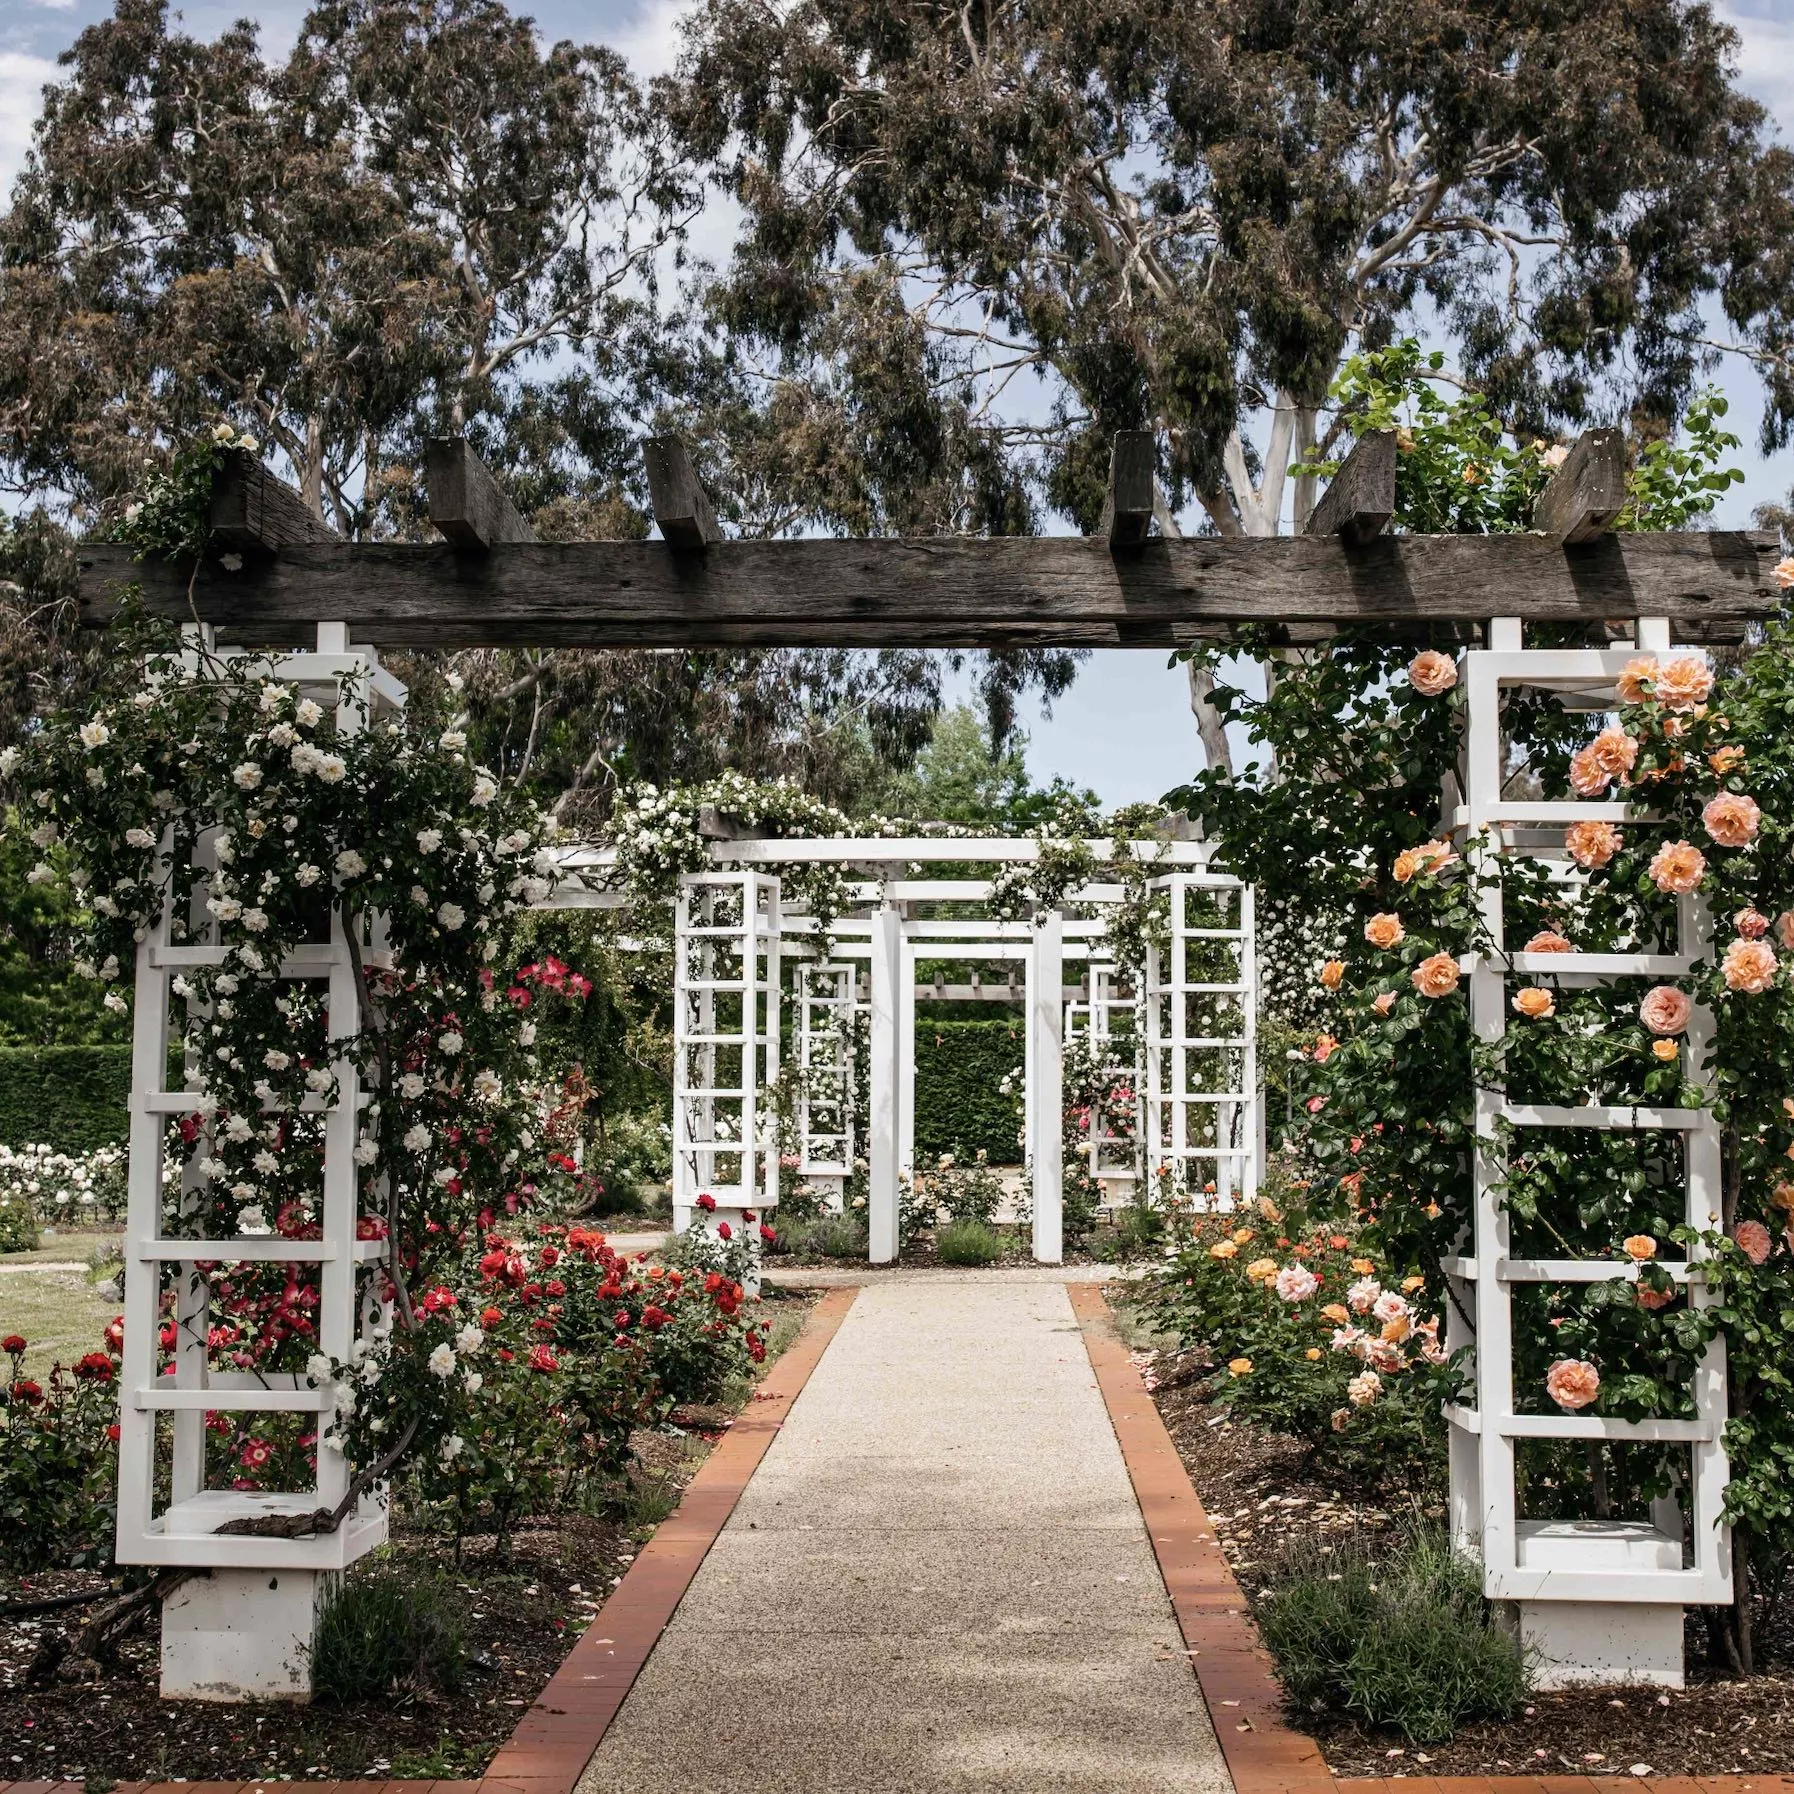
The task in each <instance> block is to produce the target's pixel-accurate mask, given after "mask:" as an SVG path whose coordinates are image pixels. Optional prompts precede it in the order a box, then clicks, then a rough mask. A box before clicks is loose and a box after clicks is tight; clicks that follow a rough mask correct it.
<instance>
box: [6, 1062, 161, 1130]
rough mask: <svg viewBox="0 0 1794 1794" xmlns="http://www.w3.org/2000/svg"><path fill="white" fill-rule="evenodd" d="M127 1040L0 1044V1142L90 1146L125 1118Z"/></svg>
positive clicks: (128, 1081)
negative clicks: (84, 1043) (110, 1043)
mask: <svg viewBox="0 0 1794 1794" xmlns="http://www.w3.org/2000/svg"><path fill="white" fill-rule="evenodd" d="M130 1097H131V1049H130V1048H129V1047H128V1046H50V1047H27V1048H8V1047H0V1145H5V1146H25V1145H34V1144H37V1143H40V1142H41V1143H43V1144H45V1145H48V1146H52V1147H54V1148H55V1149H56V1151H58V1152H66V1153H70V1154H76V1153H86V1152H92V1151H93V1150H94V1148H95V1147H99V1146H113V1145H116V1144H118V1143H119V1142H120V1141H122V1140H123V1139H124V1137H125V1131H126V1127H127V1124H128V1122H129V1114H128V1105H129V1102H130Z"/></svg>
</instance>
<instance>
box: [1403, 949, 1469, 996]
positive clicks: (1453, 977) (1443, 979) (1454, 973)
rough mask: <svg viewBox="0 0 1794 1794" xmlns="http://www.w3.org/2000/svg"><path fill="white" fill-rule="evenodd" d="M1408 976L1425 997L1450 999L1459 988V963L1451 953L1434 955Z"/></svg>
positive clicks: (1423, 961)
mask: <svg viewBox="0 0 1794 1794" xmlns="http://www.w3.org/2000/svg"><path fill="white" fill-rule="evenodd" d="M1408 976H1409V977H1410V978H1412V979H1413V980H1414V988H1415V989H1416V990H1417V991H1419V992H1420V994H1421V995H1422V996H1423V997H1449V996H1450V995H1451V993H1452V992H1453V991H1454V990H1456V989H1457V988H1458V976H1459V973H1458V962H1457V960H1456V958H1455V957H1454V956H1453V955H1452V954H1450V953H1434V954H1431V955H1429V956H1428V957H1427V958H1425V959H1423V960H1422V961H1421V962H1420V964H1419V965H1417V966H1416V967H1415V968H1414V970H1413V971H1412V972H1410V973H1409V974H1408Z"/></svg>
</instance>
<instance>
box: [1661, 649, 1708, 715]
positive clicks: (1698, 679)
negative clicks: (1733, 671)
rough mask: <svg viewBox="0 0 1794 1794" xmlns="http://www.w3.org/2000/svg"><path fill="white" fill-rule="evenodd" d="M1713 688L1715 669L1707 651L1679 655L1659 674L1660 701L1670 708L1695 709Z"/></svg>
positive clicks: (1704, 701) (1667, 662)
mask: <svg viewBox="0 0 1794 1794" xmlns="http://www.w3.org/2000/svg"><path fill="white" fill-rule="evenodd" d="M1712 690H1713V669H1712V668H1711V667H1710V666H1708V665H1707V658H1706V656H1705V655H1704V654H1678V655H1677V656H1676V657H1675V659H1674V660H1666V661H1665V662H1664V663H1663V665H1662V667H1661V668H1660V669H1659V671H1658V674H1657V690H1656V693H1655V696H1656V699H1657V702H1658V703H1659V704H1661V705H1663V706H1664V708H1665V709H1668V710H1692V709H1693V708H1694V707H1695V705H1696V704H1704V703H1706V701H1707V697H1708V694H1709V693H1710V692H1711V691H1712Z"/></svg>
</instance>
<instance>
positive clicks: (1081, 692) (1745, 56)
mask: <svg viewBox="0 0 1794 1794" xmlns="http://www.w3.org/2000/svg"><path fill="white" fill-rule="evenodd" d="M518 9H519V10H528V11H529V12H531V13H532V14H533V16H534V17H535V19H536V20H537V22H538V24H539V26H540V28H541V30H542V31H543V33H544V35H546V36H548V37H551V38H560V37H575V38H579V39H581V40H585V41H591V40H599V41H604V42H608V43H611V44H613V45H615V46H616V47H617V48H618V49H620V50H622V51H623V52H624V53H625V54H626V55H627V56H628V57H629V58H630V60H631V61H632V62H633V63H634V64H635V66H636V67H637V68H638V69H639V70H640V71H642V72H643V73H654V72H658V71H660V70H661V69H664V68H666V67H667V66H668V65H669V64H670V62H671V60H672V57H673V55H674V53H675V51H676V47H677V24H678V18H679V15H680V13H681V12H682V11H683V9H684V0H582V3H574V0H546V3H544V4H539V5H536V6H533V7H528V6H525V5H523V4H521V3H520V0H518ZM180 10H181V16H182V17H183V19H184V21H185V23H186V26H187V28H188V29H189V30H190V31H193V32H195V33H197V34H199V35H202V36H209V35H211V34H212V33H214V32H216V31H218V30H219V29H221V28H222V27H223V26H225V25H226V24H228V23H230V22H231V21H232V20H233V19H236V18H239V17H241V16H243V14H244V13H245V12H246V11H251V10H253V16H254V17H255V18H256V19H257V20H258V21H259V22H260V24H261V28H262V33H263V41H264V43H266V44H267V45H268V46H269V47H270V48H274V49H279V48H282V47H284V46H285V45H286V44H287V43H288V42H289V41H290V40H291V38H292V37H293V35H294V33H295V31H296V30H297V27H298V23H299V20H300V19H301V18H302V17H303V15H304V12H305V10H306V7H305V5H304V4H303V3H302V0H263V4H261V5H259V6H256V7H255V8H253V9H250V8H247V7H245V6H244V5H243V4H241V0H238V3H236V4H230V3H228V0H225V3H220V0H197V3H192V4H188V5H186V6H184V7H182V8H181V9H180ZM1714 10H1715V11H1716V12H1717V13H1719V14H1720V15H1721V16H1722V17H1724V18H1727V19H1729V20H1730V22H1731V23H1732V24H1733V25H1734V26H1735V27H1736V28H1737V30H1738V31H1739V33H1740V35H1741V37H1742V38H1743V42H1744V48H1743V53H1742V55H1741V56H1740V59H1739V74H1740V79H1741V81H1742V83H1743V85H1744V87H1745V88H1746V89H1747V90H1749V91H1750V92H1752V93H1754V94H1755V95H1756V97H1757V98H1758V99H1760V100H1761V101H1762V102H1763V103H1764V104H1765V105H1766V106H1767V107H1769V109H1770V110H1771V112H1773V113H1774V114H1775V115H1776V117H1777V119H1778V120H1779V122H1780V125H1781V129H1782V133H1783V136H1784V137H1785V138H1788V139H1789V140H1794V0H1719V3H1718V4H1716V5H1715V7H1714ZM110 11H111V6H110V4H109V3H102V0H3V3H0V189H3V188H4V187H5V186H7V185H10V182H11V177H12V174H13V173H14V171H15V170H16V169H17V167H18V165H19V162H20V160H21V159H22V157H23V155H24V152H25V149H26V146H27V144H28V143H29V140H30V133H31V123H32V120H33V119H34V118H35V116H36V114H37V111H38V107H39V99H38V95H39V92H40V90H41V88H42V87H43V85H44V83H45V82H46V81H50V80H53V79H54V78H55V74H56V69H55V60H56V57H57V56H58V55H59V54H60V53H61V51H63V50H64V49H66V48H67V47H68V45H69V44H70V43H71V42H72V41H73V40H74V38H75V36H76V34H77V33H78V32H79V31H80V30H81V29H82V28H83V27H84V26H86V25H88V24H91V23H93V22H94V21H95V20H97V19H101V18H104V17H106V16H107V15H108V14H109V13H110ZM727 234H728V232H727V219H726V215H725V214H722V213H720V212H719V213H718V215H717V216H716V218H715V220H714V222H713V228H712V229H711V230H710V231H706V232H704V233H702V238H701V242H700V246H701V247H702V248H704V249H706V250H708V251H709V252H710V253H712V254H720V253H721V252H722V250H723V249H724V248H725V247H726V241H727ZM1721 384H1722V385H1723V386H1724V388H1725V390H1726V392H1727V394H1728V396H1729V397H1730V399H1731V401H1732V413H1731V419H1730V421H1731V422H1732V424H1733V425H1734V426H1735V427H1736V429H1737V431H1738V434H1739V435H1741V436H1742V437H1744V438H1745V442H1746V449H1745V450H1744V451H1743V452H1742V453H1741V455H1740V465H1741V466H1742V467H1743V468H1744V470H1745V475H1746V478H1745V483H1744V484H1743V485H1742V486H1741V487H1736V488H1734V489H1733V491H1732V492H1731V493H1730V494H1729V495H1728V497H1727V499H1726V501H1725V503H1724V505H1723V506H1722V508H1721V510H1720V511H1719V513H1718V515H1717V516H1716V518H1715V522H1716V523H1717V524H1719V525H1720V526H1722V527H1727V526H1729V527H1736V526H1741V525H1743V524H1746V523H1748V521H1749V518H1750V513H1751V510H1752V509H1753V507H1755V506H1756V505H1759V504H1761V503H1763V502H1765V501H1766V500H1771V499H1784V498H1786V497H1787V495H1788V493H1789V491H1790V489H1791V488H1794V451H1784V452H1782V453H1781V454H1778V455H1776V456H1773V457H1769V458H1765V457H1763V456H1761V455H1759V454H1757V453H1756V452H1755V450H1754V447H1753V446H1751V445H1752V444H1753V442H1754V437H1755V433H1756V428H1757V422H1758V418H1759V416H1760V413H1761V396H1760V392H1759V390H1758V387H1757V384H1756V381H1755V379H1754V377H1753V376H1752V375H1751V374H1750V373H1749V371H1748V370H1746V369H1740V368H1732V369H1730V370H1728V371H1727V373H1726V374H1725V375H1724V376H1723V377H1722V380H1721ZM1027 727H1028V731H1029V736H1030V742H1029V752H1028V758H1029V764H1030V767H1031V769H1032V770H1033V772H1034V775H1035V776H1036V778H1038V779H1041V780H1043V781H1044V780H1047V779H1050V778H1052V777H1054V776H1055V775H1060V776H1063V777H1065V778H1068V779H1071V780H1072V781H1074V782H1075V783H1078V784H1080V785H1090V786H1093V787H1094V788H1095V789H1096V791H1097V793H1098V794H1099V795H1100V796H1101V797H1102V799H1103V800H1104V802H1105V803H1109V804H1120V803H1131V802H1134V801H1137V800H1139V799H1145V798H1156V797H1158V796H1160V795H1161V794H1162V793H1163V792H1164V791H1165V790H1167V789H1168V788H1169V787H1171V786H1173V785H1176V784H1179V783H1181V782H1183V780H1185V779H1186V778H1188V777H1189V775H1190V774H1191V772H1192V771H1194V769H1195V768H1196V766H1197V765H1198V764H1199V763H1200V762H1199V757H1198V753H1197V748H1196V740H1195V728H1194V724H1193V723H1192V721H1191V718H1190V711H1189V703H1188V698H1187V694H1186V686H1185V681H1184V675H1183V672H1182V670H1181V669H1176V670H1172V669H1168V668H1167V667H1166V665H1165V655H1164V654H1163V653H1162V652H1160V651H1157V650H1146V649H1126V650H1110V651H1104V652H1099V653H1097V654H1095V655H1093V656H1092V657H1091V659H1090V661H1089V662H1088V664H1087V665H1086V667H1085V669H1084V671H1083V673H1082V674H1081V675H1080V677H1079V679H1078V681H1077V683H1076V684H1075V685H1074V686H1073V687H1072V689H1071V691H1070V692H1069V693H1067V694H1066V695H1065V696H1064V697H1063V698H1061V699H1060V700H1059V702H1058V704H1057V705H1055V706H1054V713H1053V715H1052V717H1051V718H1050V719H1048V718H1044V717H1035V718H1033V719H1031V720H1029V721H1028V724H1027Z"/></svg>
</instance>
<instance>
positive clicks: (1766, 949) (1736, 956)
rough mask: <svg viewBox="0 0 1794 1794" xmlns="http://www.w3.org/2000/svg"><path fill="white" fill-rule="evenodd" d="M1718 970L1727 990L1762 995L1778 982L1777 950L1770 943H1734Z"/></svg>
mask: <svg viewBox="0 0 1794 1794" xmlns="http://www.w3.org/2000/svg"><path fill="white" fill-rule="evenodd" d="M1719 970H1720V973H1721V975H1722V976H1723V977H1724V979H1725V984H1726V989H1727V990H1740V991H1743V992H1744V993H1745V994H1746V995H1747V996H1753V997H1754V996H1759V995H1761V993H1762V992H1764V991H1766V990H1767V989H1768V988H1769V987H1770V985H1772V984H1773V983H1774V982H1775V949H1774V948H1773V947H1772V946H1770V944H1769V943H1768V942H1767V941H1733V942H1732V944H1731V945H1730V946H1729V947H1727V948H1726V950H1725V958H1724V959H1722V960H1721V961H1720V962H1719Z"/></svg>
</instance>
